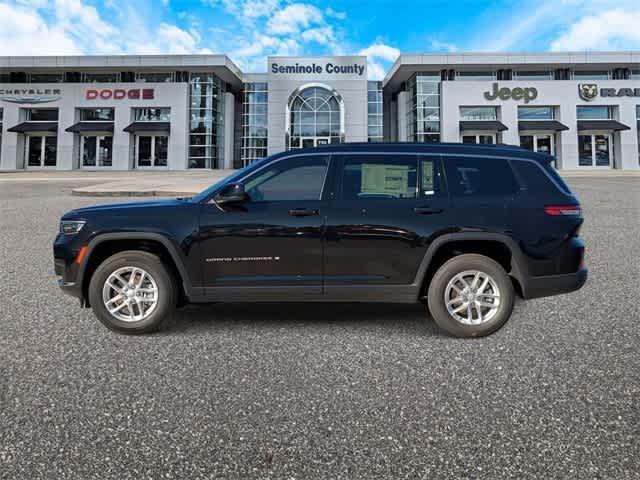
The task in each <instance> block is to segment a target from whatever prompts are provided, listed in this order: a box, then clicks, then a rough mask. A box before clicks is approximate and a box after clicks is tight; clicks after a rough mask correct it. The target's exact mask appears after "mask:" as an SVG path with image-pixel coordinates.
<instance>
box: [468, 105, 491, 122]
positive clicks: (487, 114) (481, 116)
mask: <svg viewBox="0 0 640 480" xmlns="http://www.w3.org/2000/svg"><path fill="white" fill-rule="evenodd" d="M460 119H461V120H497V119H498V107H460Z"/></svg>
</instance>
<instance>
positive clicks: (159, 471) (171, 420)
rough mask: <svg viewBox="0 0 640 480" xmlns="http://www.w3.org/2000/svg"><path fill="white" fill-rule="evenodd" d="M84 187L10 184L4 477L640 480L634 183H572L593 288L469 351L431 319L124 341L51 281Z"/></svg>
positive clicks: (265, 310) (293, 318)
mask: <svg viewBox="0 0 640 480" xmlns="http://www.w3.org/2000/svg"><path fill="white" fill-rule="evenodd" d="M78 182H79V180H78V179H74V180H73V183H71V182H70V183H65V182H62V181H58V182H51V183H48V182H34V183H29V182H25V181H22V182H19V183H11V182H4V183H1V184H0V407H1V408H0V478H7V479H23V478H24V479H39V478H43V479H45V478H46V479H54V478H55V479H66V478H69V479H91V478H114V479H126V478H136V479H140V478H153V479H156V478H180V479H184V478H243V479H245V478H278V479H280V478H282V479H292V478H294V479H314V478H319V479H329V478H332V479H333V478H336V479H337V478H344V479H358V478H362V479H373V478H394V479H395V478H411V479H423V478H424V479H434V478H437V479H441V478H474V479H476V478H477V479H480V478H483V479H484V478H486V479H499V478H517V479H523V478H558V479H559V478H562V479H565V478H566V479H568V478H576V479H584V478H597V479H605V478H611V479H617V480H619V479H630V478H639V476H640V473H639V472H640V441H639V438H640V355H639V347H638V345H639V339H640V333H639V332H640V306H639V299H640V286H639V285H640V282H639V280H638V278H639V277H640V256H639V254H638V252H639V250H640V248H639V247H640V222H639V219H640V178H638V177H631V178H597V177H594V178H570V179H569V183H570V184H571V185H572V187H573V188H574V190H575V191H576V192H577V193H578V195H579V197H580V198H581V200H582V203H583V207H584V209H585V214H586V224H585V226H584V228H583V230H582V236H583V237H584V239H585V242H586V244H587V248H588V253H587V265H588V267H589V268H590V277H589V280H588V283H587V284H586V285H585V287H584V288H583V289H582V290H580V291H579V292H576V293H573V294H570V295H564V296H559V297H553V298H547V299H539V300H534V301H529V302H519V303H518V304H517V305H516V308H515V311H514V315H513V317H512V319H511V320H510V321H509V322H508V323H507V324H506V325H505V327H504V328H503V329H501V330H500V331H499V332H497V333H495V334H494V335H492V336H490V337H487V338H483V339H470V340H462V339H455V338H451V337H448V336H446V335H444V334H442V333H440V332H439V331H438V330H437V329H436V327H435V325H434V323H433V321H432V320H431V319H430V318H428V316H427V315H426V313H425V309H424V308H423V307H422V306H421V305H415V306H394V305H354V304H347V305H333V304H331V305H324V304H323V305H302V304H295V305H285V304H278V305H238V304H235V305H212V306H197V307H196V306H190V307H187V308H185V309H183V310H180V311H179V313H178V314H177V315H176V317H175V319H174V320H173V321H172V322H171V323H169V324H168V325H166V327H165V328H164V329H163V330H162V331H161V332H160V333H158V334H154V335H147V336H124V335H118V334H115V333H113V332H111V331H108V330H107V329H105V328H104V327H103V326H102V325H101V324H100V323H99V322H98V321H97V320H96V319H95V318H94V316H93V315H92V313H91V311H90V310H85V309H81V308H79V306H78V302H77V301H76V300H74V299H72V298H70V297H67V296H64V295H63V294H62V293H61V292H60V291H59V289H58V287H57V286H56V283H55V276H54V273H53V262H52V251H51V244H52V241H53V238H54V236H55V233H56V229H57V225H58V219H59V217H60V215H61V214H62V213H63V212H65V211H67V210H69V209H72V208H75V207H79V206H83V205H90V204H93V203H96V202H99V201H102V200H99V199H90V198H82V197H72V196H71V195H70V192H71V188H72V187H74V186H76V185H77V184H78ZM113 200H115V199H107V200H104V201H113Z"/></svg>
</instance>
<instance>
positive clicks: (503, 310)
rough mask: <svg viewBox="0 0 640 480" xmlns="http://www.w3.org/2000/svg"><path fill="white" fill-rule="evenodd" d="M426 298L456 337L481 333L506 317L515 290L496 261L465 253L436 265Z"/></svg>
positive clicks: (440, 323) (493, 328)
mask: <svg viewBox="0 0 640 480" xmlns="http://www.w3.org/2000/svg"><path fill="white" fill-rule="evenodd" d="M485 282H486V283H485ZM427 300H428V305H429V311H430V312H431V315H432V316H433V319H434V320H435V322H436V324H437V325H438V326H439V327H440V328H442V329H443V330H445V331H446V332H448V333H450V334H451V335H454V336H456V337H483V336H485V335H489V334H491V333H493V332H495V331H496V330H498V329H499V328H500V327H502V325H504V323H505V322H506V321H507V320H508V319H509V317H510V316H511V312H512V311H513V304H514V300H515V293H514V290H513V284H512V283H511V279H510V278H509V275H507V272H506V271H505V270H504V268H502V266H501V265H500V264H499V263H497V262H496V261H494V260H492V259H491V258H489V257H485V256H483V255H477V254H464V255H458V256H456V257H453V258H451V259H450V260H447V261H446V262H445V263H444V264H443V265H442V266H441V267H440V268H439V269H438V271H437V272H436V274H435V275H434V277H433V279H432V280H431V283H430V284H429V292H428V295H427Z"/></svg>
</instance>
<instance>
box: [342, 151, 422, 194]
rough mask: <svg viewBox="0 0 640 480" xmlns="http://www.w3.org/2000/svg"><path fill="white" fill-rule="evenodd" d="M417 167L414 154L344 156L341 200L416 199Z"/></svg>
mask: <svg viewBox="0 0 640 480" xmlns="http://www.w3.org/2000/svg"><path fill="white" fill-rule="evenodd" d="M417 170H418V169H417V160H416V158H415V157H413V156H407V157H405V158H403V157H400V158H397V157H396V158H394V157H391V156H388V155H380V156H376V155H372V156H363V157H360V156H357V157H356V156H353V157H345V160H344V168H343V170H342V182H341V194H342V199H344V200H364V199H389V200H392V199H393V200H399V199H415V198H416V197H417V191H418V185H417V179H418V175H417Z"/></svg>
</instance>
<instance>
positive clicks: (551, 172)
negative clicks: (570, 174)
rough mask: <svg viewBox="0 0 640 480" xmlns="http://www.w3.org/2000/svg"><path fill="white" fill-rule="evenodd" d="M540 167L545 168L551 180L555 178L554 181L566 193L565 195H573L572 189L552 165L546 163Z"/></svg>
mask: <svg viewBox="0 0 640 480" xmlns="http://www.w3.org/2000/svg"><path fill="white" fill-rule="evenodd" d="M540 166H541V167H542V168H544V170H545V172H547V173H548V174H549V176H550V177H551V178H553V180H554V181H555V182H556V184H557V185H558V186H559V187H560V188H561V189H562V190H563V191H564V193H566V194H568V195H573V192H572V191H571V188H569V185H567V183H566V182H565V181H564V180H563V179H562V177H561V176H560V174H559V173H558V172H557V171H556V169H555V168H553V166H552V165H551V164H550V163H545V164H543V165H540Z"/></svg>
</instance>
